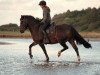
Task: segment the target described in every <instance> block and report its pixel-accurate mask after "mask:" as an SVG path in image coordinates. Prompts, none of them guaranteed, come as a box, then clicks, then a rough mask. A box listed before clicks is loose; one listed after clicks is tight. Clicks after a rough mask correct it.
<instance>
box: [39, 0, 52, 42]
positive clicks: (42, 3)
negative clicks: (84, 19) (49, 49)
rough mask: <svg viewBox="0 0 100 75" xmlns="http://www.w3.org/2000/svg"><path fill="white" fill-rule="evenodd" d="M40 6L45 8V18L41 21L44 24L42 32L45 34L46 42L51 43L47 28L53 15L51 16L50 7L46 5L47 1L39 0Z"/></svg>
mask: <svg viewBox="0 0 100 75" xmlns="http://www.w3.org/2000/svg"><path fill="white" fill-rule="evenodd" d="M39 5H40V7H41V8H42V10H43V19H42V21H41V24H43V25H42V28H41V29H42V32H43V34H44V42H46V43H49V42H50V40H49V37H48V35H47V32H46V29H47V28H48V27H49V26H50V23H51V16H50V8H49V7H48V6H46V1H44V0H42V1H40V2H39Z"/></svg>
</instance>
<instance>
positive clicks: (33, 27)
mask: <svg viewBox="0 0 100 75" xmlns="http://www.w3.org/2000/svg"><path fill="white" fill-rule="evenodd" d="M29 30H30V32H31V35H32V37H33V38H37V37H38V36H39V25H32V24H30V25H29Z"/></svg>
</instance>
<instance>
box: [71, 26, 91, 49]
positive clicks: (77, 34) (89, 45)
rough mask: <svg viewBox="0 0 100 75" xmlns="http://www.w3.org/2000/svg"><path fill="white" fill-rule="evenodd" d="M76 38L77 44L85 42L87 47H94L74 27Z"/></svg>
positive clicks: (84, 44)
mask: <svg viewBox="0 0 100 75" xmlns="http://www.w3.org/2000/svg"><path fill="white" fill-rule="evenodd" d="M72 31H73V35H74V39H75V40H76V42H77V44H83V46H84V47H85V48H92V46H91V44H89V43H88V42H87V41H85V40H84V38H83V37H82V36H81V35H80V34H79V33H78V32H77V31H76V30H75V28H73V27H72Z"/></svg>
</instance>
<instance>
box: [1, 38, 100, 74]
mask: <svg viewBox="0 0 100 75" xmlns="http://www.w3.org/2000/svg"><path fill="white" fill-rule="evenodd" d="M0 42H5V43H6V44H2V45H1V44H0V75H100V41H90V43H91V45H92V46H93V48H92V49H85V48H84V47H83V46H81V45H80V46H78V48H79V52H80V56H81V63H80V64H77V63H76V60H77V57H76V53H75V51H74V50H73V48H72V47H71V46H70V44H69V43H67V45H68V46H69V49H68V50H66V51H65V52H63V53H62V55H61V57H59V58H58V57H57V53H58V51H59V50H61V49H62V47H61V46H60V45H59V44H55V45H46V49H47V52H48V55H49V57H50V62H49V63H46V62H43V61H44V60H45V55H44V53H43V51H42V49H41V48H40V47H39V46H38V45H37V46H35V47H33V48H32V51H33V52H32V53H33V59H32V60H31V59H30V58H29V56H28V46H29V45H30V44H31V43H32V40H31V39H22V38H21V39H15V38H0Z"/></svg>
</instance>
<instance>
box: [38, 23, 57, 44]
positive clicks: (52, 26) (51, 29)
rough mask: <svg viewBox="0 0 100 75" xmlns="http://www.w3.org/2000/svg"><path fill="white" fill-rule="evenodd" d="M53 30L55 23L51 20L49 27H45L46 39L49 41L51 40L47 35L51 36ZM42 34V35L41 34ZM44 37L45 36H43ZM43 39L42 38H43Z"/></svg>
mask: <svg viewBox="0 0 100 75" xmlns="http://www.w3.org/2000/svg"><path fill="white" fill-rule="evenodd" d="M40 32H41V26H40ZM54 32H55V23H54V22H52V23H51V24H50V26H49V27H47V29H46V33H47V36H48V38H47V39H48V40H49V43H50V42H51V41H50V39H49V36H51V35H52V34H53V33H54ZM43 36H44V35H43ZM45 39H46V38H45ZM45 39H44V40H45ZM44 43H45V41H44Z"/></svg>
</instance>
